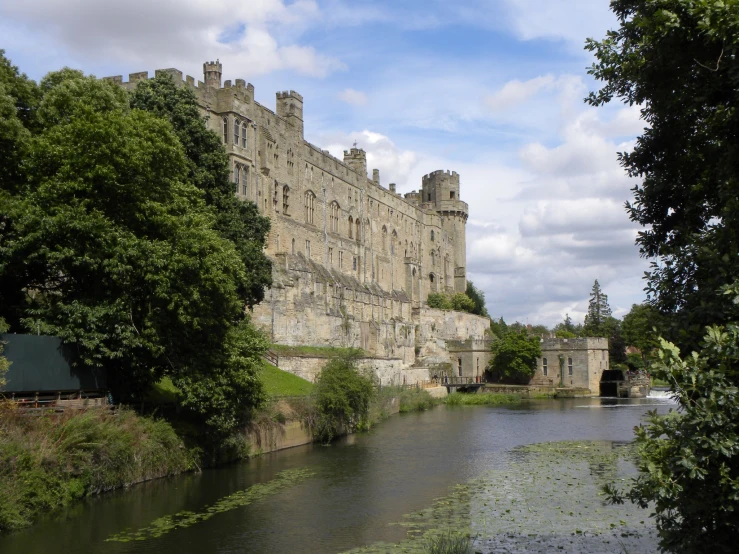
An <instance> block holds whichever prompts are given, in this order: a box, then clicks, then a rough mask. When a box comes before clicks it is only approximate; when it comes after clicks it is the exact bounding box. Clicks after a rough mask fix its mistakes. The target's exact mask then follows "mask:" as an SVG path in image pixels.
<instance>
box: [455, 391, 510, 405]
mask: <svg viewBox="0 0 739 554" xmlns="http://www.w3.org/2000/svg"><path fill="white" fill-rule="evenodd" d="M519 402H521V397H520V396H519V395H517V394H503V393H494V392H485V393H480V394H468V393H463V392H453V393H452V394H450V395H449V396H447V397H446V398H444V404H446V405H447V406H498V405H501V404H518V403H519Z"/></svg>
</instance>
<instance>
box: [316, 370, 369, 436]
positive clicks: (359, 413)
mask: <svg viewBox="0 0 739 554" xmlns="http://www.w3.org/2000/svg"><path fill="white" fill-rule="evenodd" d="M373 392H374V389H373V386H372V380H371V379H370V378H369V377H368V376H366V375H363V374H361V373H360V372H359V371H358V370H357V369H356V367H355V366H354V362H353V360H352V359H351V358H336V359H334V360H331V361H329V362H328V363H327V364H326V365H325V366H324V367H323V369H322V370H321V373H320V374H319V375H318V379H317V380H316V383H315V387H314V389H313V398H314V406H315V409H316V419H315V423H314V428H313V433H314V435H315V437H316V438H317V439H318V440H320V441H321V442H323V443H324V444H326V443H329V442H331V440H333V439H334V438H335V437H337V436H338V435H340V434H341V433H346V432H351V431H354V430H356V429H358V428H361V427H362V426H365V427H366V426H367V425H368V420H369V409H370V402H371V400H372V395H373Z"/></svg>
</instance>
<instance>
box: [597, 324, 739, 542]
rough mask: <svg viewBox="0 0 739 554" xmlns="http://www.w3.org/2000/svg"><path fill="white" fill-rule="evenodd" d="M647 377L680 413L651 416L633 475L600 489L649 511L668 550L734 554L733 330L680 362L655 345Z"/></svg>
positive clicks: (674, 352) (675, 352) (737, 363)
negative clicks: (664, 388)
mask: <svg viewBox="0 0 739 554" xmlns="http://www.w3.org/2000/svg"><path fill="white" fill-rule="evenodd" d="M652 372H653V373H654V374H655V375H656V376H657V377H658V378H661V379H664V380H666V381H668V382H670V383H671V385H672V386H671V391H672V392H673V393H674V394H675V395H676V398H677V400H678V401H679V403H680V408H681V409H680V412H672V411H671V412H670V413H669V414H668V415H666V416H658V415H657V413H656V412H651V413H650V414H649V419H648V421H649V423H648V424H647V425H646V426H640V427H638V428H637V429H636V444H637V447H638V451H639V464H638V467H639V476H638V477H637V478H636V479H635V480H633V482H632V484H631V489H630V490H628V491H627V492H626V493H621V492H619V491H617V490H616V489H614V488H613V487H610V486H609V487H607V489H606V491H607V492H608V494H609V495H610V498H611V500H612V501H614V502H616V503H622V502H623V501H624V499H625V498H626V499H628V500H630V501H631V502H634V503H636V504H638V505H639V506H641V507H642V508H649V509H653V510H654V512H655V514H656V515H655V518H656V522H657V528H658V530H659V534H660V542H661V546H662V547H663V548H664V549H665V550H668V551H670V552H676V553H699V552H733V551H735V549H736V537H737V536H739V517H737V515H738V514H739V391H738V390H737V387H736V385H734V382H735V379H736V376H737V373H738V372H739V326H737V325H735V324H730V325H729V326H728V327H726V328H724V327H719V326H713V327H709V328H708V329H707V334H706V336H705V344H704V348H703V350H702V351H701V352H700V353H697V352H693V353H692V354H691V355H689V356H686V357H685V358H681V356H680V351H679V349H678V348H677V347H676V346H675V345H673V344H672V343H669V342H666V341H664V340H662V341H661V345H660V348H659V350H658V351H657V360H656V362H655V363H654V365H653V366H652Z"/></svg>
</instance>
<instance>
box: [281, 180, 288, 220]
mask: <svg viewBox="0 0 739 554" xmlns="http://www.w3.org/2000/svg"><path fill="white" fill-rule="evenodd" d="M289 208H290V187H288V186H287V185H285V186H284V187H282V213H283V214H285V215H289Z"/></svg>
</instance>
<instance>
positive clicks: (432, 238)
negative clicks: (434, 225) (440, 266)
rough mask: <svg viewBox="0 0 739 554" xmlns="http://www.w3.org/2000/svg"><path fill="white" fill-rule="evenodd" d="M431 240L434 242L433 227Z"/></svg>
mask: <svg viewBox="0 0 739 554" xmlns="http://www.w3.org/2000/svg"><path fill="white" fill-rule="evenodd" d="M431 242H434V230H433V229H431Z"/></svg>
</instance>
